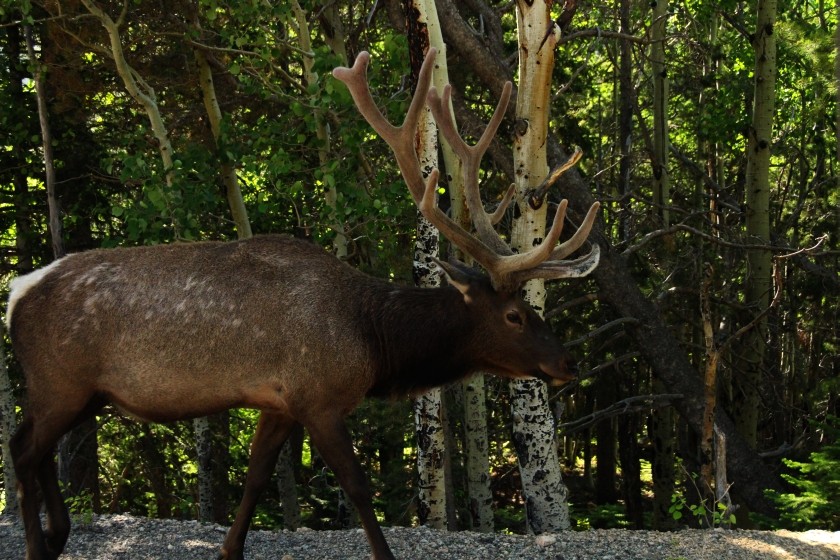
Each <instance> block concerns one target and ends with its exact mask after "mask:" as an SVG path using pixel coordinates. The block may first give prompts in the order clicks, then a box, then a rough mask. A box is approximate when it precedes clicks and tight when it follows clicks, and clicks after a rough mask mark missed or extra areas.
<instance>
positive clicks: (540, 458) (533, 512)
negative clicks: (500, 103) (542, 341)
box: [511, 0, 570, 534]
mask: <svg viewBox="0 0 840 560" xmlns="http://www.w3.org/2000/svg"><path fill="white" fill-rule="evenodd" d="M549 4H550V2H548V1H547V0H536V1H533V2H527V1H525V0H517V3H516V19H517V30H518V38H519V92H518V97H517V102H516V118H517V122H522V123H526V124H527V126H525V127H522V128H521V129H520V130H519V131H518V133H517V135H516V136H515V138H514V149H513V154H514V171H515V173H516V190H517V200H518V201H519V202H518V203H519V209H520V213H521V217H520V218H518V219H517V220H516V221H515V222H514V227H513V232H512V234H511V242H512V243H511V244H512V246H513V248H514V249H515V250H525V249H530V248H531V247H533V245H534V241H535V240H540V239H542V238H543V237H544V235H545V226H546V210H547V206H548V205H547V204H543V205H542V206H541V207H540V208H538V209H533V208H532V207H531V206H530V205H529V204H528V200H527V199H528V197H527V196H526V193H527V191H528V190H529V189H530V188H533V187H535V186H537V185H538V184H539V183H540V182H541V181H542V179H543V178H544V177H545V176H546V175H548V171H549V169H548V161H547V154H546V135H547V131H548V114H549V103H550V100H551V97H550V92H549V88H550V84H551V72H552V69H553V67H554V46H555V44H556V40H557V35H556V33H559V30H557V29H556V27H555V26H554V22H553V20H552V18H551V13H550V11H549ZM552 30H553V31H552ZM547 31H551V33H550V34H549V35H548V36H546V33H547ZM524 294H525V299H526V300H527V301H528V302H529V303H530V304H531V306H533V308H534V309H535V310H536V311H537V313H540V314H542V313H543V309H544V307H545V287H544V282H543V281H542V280H532V281H530V282H528V283H527V284H526V285H525V289H524ZM511 406H512V413H513V442H514V446H515V447H516V452H517V455H518V459H519V470H520V474H521V476H522V491H523V494H524V496H525V508H526V515H527V521H528V529H529V531H531V532H533V533H535V534H539V533H545V532H551V531H558V530H563V529H568V528H569V526H570V519H569V508H568V505H567V503H566V497H567V494H568V491H567V489H566V487H565V485H564V484H563V479H562V475H561V472H560V461H559V457H558V454H557V442H556V433H555V421H554V417H553V415H552V413H551V409H550V408H549V406H548V389H547V387H546V385H545V383H543V382H542V381H537V380H530V379H529V380H522V381H514V382H511Z"/></svg>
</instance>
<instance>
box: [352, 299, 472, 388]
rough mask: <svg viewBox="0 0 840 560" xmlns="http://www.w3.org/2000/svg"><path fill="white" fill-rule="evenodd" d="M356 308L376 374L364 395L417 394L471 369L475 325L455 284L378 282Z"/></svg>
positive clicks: (467, 372)
mask: <svg viewBox="0 0 840 560" xmlns="http://www.w3.org/2000/svg"><path fill="white" fill-rule="evenodd" d="M358 306H359V313H360V324H361V325H363V331H364V334H365V338H366V339H367V341H368V344H369V347H370V352H371V358H372V362H373V364H372V365H373V370H374V376H375V381H374V385H373V386H372V387H371V388H370V390H369V391H368V395H370V396H377V397H400V396H405V395H409V394H419V393H422V392H424V391H426V390H428V389H431V388H433V387H439V386H441V385H446V384H448V383H452V382H454V381H457V380H459V379H462V378H464V377H466V376H467V375H469V374H470V373H472V372H473V371H474V370H475V369H476V360H475V359H473V358H472V357H471V356H472V354H474V350H473V346H474V345H473V344H472V334H473V333H474V332H475V328H474V327H475V326H474V325H473V324H472V322H473V321H472V319H471V317H470V315H469V313H468V311H467V306H466V304H465V303H464V299H463V297H462V296H461V294H460V293H459V292H458V290H456V289H455V288H451V287H448V286H447V287H443V288H406V287H399V286H395V285H393V284H386V283H381V284H380V283H377V284H375V285H371V286H370V289H369V290H368V291H367V294H366V297H365V298H361V300H360V301H358Z"/></svg>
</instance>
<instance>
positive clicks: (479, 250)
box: [333, 48, 600, 292]
mask: <svg viewBox="0 0 840 560" xmlns="http://www.w3.org/2000/svg"><path fill="white" fill-rule="evenodd" d="M436 55H437V51H436V50H435V49H433V48H430V49H429V52H428V54H427V55H426V58H425V60H424V61H423V66H422V67H421V69H420V75H419V78H418V80H417V89H416V91H415V93H414V97H413V98H412V100H411V105H410V106H409V109H408V112H407V113H406V116H405V119H404V120H403V124H402V125H401V126H399V127H396V126H394V125H392V124H391V123H389V122H388V121H387V120H386V119H385V117H384V116H383V115H382V113H381V112H380V111H379V109H378V108H377V107H376V104H375V103H374V101H373V97H372V96H371V93H370V89H369V87H368V83H367V79H366V76H365V73H366V70H367V65H368V62H369V61H370V55H369V54H368V53H367V52H364V51H363V52H361V53H359V55H358V56H357V57H356V62H355V63H354V64H353V67H352V68H336V69H335V70H333V75H334V76H335V77H336V78H338V79H339V80H341V81H342V82H344V83H345V84H346V85H347V87H348V88H349V90H350V94H351V95H352V96H353V101H355V103H356V107H358V109H359V112H360V113H361V114H362V116H364V117H365V119H366V120H367V121H368V123H370V125H371V126H372V127H373V129H374V130H375V131H376V132H377V133H378V134H379V135H380V136H381V137H382V139H383V140H385V142H386V143H387V144H388V145H389V146H390V147H391V150H392V151H393V152H394V155H395V156H396V158H397V164H398V165H399V168H400V172H401V173H402V175H403V178H404V179H405V181H406V184H407V185H408V189H409V191H410V192H411V195H412V197H413V198H414V202H415V203H416V204H417V206H418V208H419V210H420V212H421V213H422V214H423V216H425V218H426V219H427V220H429V222H431V223H432V225H434V226H435V227H437V228H438V230H439V231H440V232H441V233H443V234H444V235H445V236H446V237H447V238H448V239H449V241H451V242H452V243H453V244H455V245H456V246H458V247H460V248H461V250H462V251H464V252H465V253H466V254H468V255H470V256H471V257H472V258H473V259H475V260H476V262H478V263H479V264H480V265H481V266H482V267H484V269H485V270H487V273H488V274H489V275H490V280H491V282H492V284H493V287H494V288H495V289H496V290H497V291H508V292H509V291H513V290H516V289H517V288H518V287H519V286H520V285H521V284H522V283H523V282H525V281H527V280H530V279H532V278H545V279H554V278H573V277H581V276H586V275H587V274H589V273H590V272H591V271H592V270H594V269H595V267H596V266H597V265H598V260H599V258H600V249H599V247H598V245H597V244H593V246H592V250H591V251H590V252H589V254H588V255H586V256H584V257H581V258H579V259H574V260H564V259H565V257H567V256H569V255H570V254H572V253H573V252H574V251H576V250H577V249H578V248H579V247H580V246H581V245H583V243H584V241H586V238H587V237H588V236H589V232H590V230H591V229H592V225H593V224H594V222H595V217H596V216H597V212H598V208H599V206H600V205H599V203H598V202H595V203H593V204H592V206H591V207H590V208H589V212H587V214H586V217H585V218H584V220H583V223H582V224H581V225H580V227H579V228H578V230H577V231H576V232H575V234H574V235H573V236H572V237H571V238H570V239H569V240H567V241H565V242H564V243H562V244H561V245H557V242H558V240H559V239H560V233H561V232H562V230H563V222H564V219H565V217H566V208H567V206H568V201H567V200H563V201H562V202H560V204H559V205H558V207H557V211H556V213H555V214H554V221H553V223H552V225H551V229H550V230H549V232H548V234H547V235H546V236H545V238H544V239H543V241H542V242H541V243H540V244H538V245H537V246H535V247H534V248H532V249H530V250H529V251H526V252H525V253H521V254H516V253H514V252H513V250H512V249H511V248H510V246H509V245H508V244H507V243H506V242H505V241H504V240H503V239H502V238H501V237H499V235H498V234H497V233H496V230H495V229H494V228H493V226H494V225H495V224H496V223H497V222H498V221H499V220H500V219H501V216H502V215H503V214H504V212H505V210H506V209H507V206H508V204H509V203H510V201H511V199H512V198H513V195H514V187H513V186H511V188H510V189H508V192H507V193H506V195H505V197H504V199H503V200H502V203H501V205H500V207H499V209H497V210H496V212H494V213H493V214H488V213H487V212H486V211H485V210H484V205H483V204H482V202H481V193H480V192H479V188H478V176H479V166H480V163H481V158H482V157H483V156H484V152H485V151H486V150H487V148H488V147H489V146H490V142H491V141H492V140H493V137H494V136H495V134H496V131H497V130H498V128H499V125H500V124H501V122H502V119H503V118H504V114H505V109H506V108H507V105H508V102H509V101H510V95H511V90H512V89H513V86H512V84H511V83H510V82H508V83H506V84H505V87H504V89H503V90H502V96H501V99H500V100H499V104H498V106H497V107H496V112H495V113H494V114H493V117H492V118H491V119H490V122H489V123H488V125H487V128H486V129H485V131H484V133H483V134H482V135H481V138H480V139H479V140H478V142H477V143H476V144H475V145H474V146H470V145H468V144H467V143H466V142H464V140H463V138H461V136H460V134H458V131H457V129H456V126H455V122H454V120H453V118H452V114H451V112H450V110H449V107H450V100H451V95H452V88H451V86H449V85H447V86H445V87H444V89H443V95H442V96H440V95H438V93H437V90H436V89H435V88H431V89H429V85H430V83H431V74H432V67H433V65H434V60H435V56H436ZM424 100H427V101H428V103H429V106H430V108H431V110H432V114H433V115H434V118H435V121H436V122H437V124H438V127H439V128H440V130H441V133H442V134H443V135H444V137H446V140H447V141H448V142H449V144H450V146H452V149H453V150H454V151H455V153H456V154H457V155H458V157H459V158H460V159H461V162H462V164H463V179H464V195H465V198H466V202H467V207H468V208H469V211H470V215H471V217H472V220H473V225H474V226H475V230H476V234H475V235H473V234H472V233H470V232H468V231H466V230H465V229H464V228H462V227H461V226H460V225H459V224H457V223H456V222H454V221H453V220H452V219H451V218H449V216H447V215H446V214H445V213H444V212H443V211H442V210H441V209H440V208H439V207H438V205H437V193H436V189H435V187H436V185H437V179H438V170H437V169H433V170H432V171H431V172H430V173H429V176H428V178H427V179H425V180H424V179H423V176H422V173H421V170H420V162H419V160H418V159H417V153H416V151H415V147H414V146H415V141H414V137H415V134H416V130H417V123H418V120H419V116H420V111H421V110H422V108H423V101H424Z"/></svg>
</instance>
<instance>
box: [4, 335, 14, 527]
mask: <svg viewBox="0 0 840 560" xmlns="http://www.w3.org/2000/svg"><path fill="white" fill-rule="evenodd" d="M2 338H3V325H0V339H2ZM16 424H17V422H16V418H15V398H14V395H13V394H12V384H11V382H10V381H9V370H8V368H7V367H6V354H5V353H4V352H3V348H2V347H0V451H2V454H1V455H2V458H3V484H4V487H5V492H4V500H5V502H6V504H5V506H4V507H3V510H2V513H4V514H16V513H17V511H18V500H17V477H16V476H15V469H14V464H13V463H12V450H11V449H10V448H9V442H10V441H11V439H12V434H13V433H14V431H15V425H16Z"/></svg>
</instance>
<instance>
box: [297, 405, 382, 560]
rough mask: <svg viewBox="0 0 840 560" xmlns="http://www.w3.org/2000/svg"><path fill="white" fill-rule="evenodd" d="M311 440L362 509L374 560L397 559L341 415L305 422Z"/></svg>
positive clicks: (348, 493) (363, 521)
mask: <svg viewBox="0 0 840 560" xmlns="http://www.w3.org/2000/svg"><path fill="white" fill-rule="evenodd" d="M304 426H305V427H306V429H307V430H309V436H310V437H311V438H312V443H313V444H314V445H315V447H316V448H317V449H318V453H320V455H321V457H322V458H323V459H324V461H325V462H326V463H327V465H328V466H329V467H330V468H331V469H332V470H333V472H334V473H335V476H336V477H337V478H338V482H339V484H341V487H342V488H343V489H344V491H345V492H346V493H347V496H348V497H349V498H350V501H351V502H353V505H354V506H356V510H357V511H358V512H359V519H360V520H361V522H362V527H364V529H365V534H366V535H367V539H368V542H369V543H370V547H371V549H372V550H373V558H374V560H394V555H393V554H392V553H391V549H390V548H389V547H388V543H387V542H386V541H385V536H384V535H383V534H382V529H381V528H380V527H379V522H378V521H377V520H376V514H375V513H374V511H373V503H372V502H371V499H370V489H369V487H368V481H367V476H366V475H365V472H364V471H363V470H362V465H361V464H360V463H359V460H358V459H357V458H356V454H355V452H354V451H353V441H352V440H351V438H350V434H349V432H348V431H347V427H346V426H345V425H344V420H343V419H342V418H341V417H337V416H336V417H331V416H326V417H318V418H316V419H314V420H313V419H310V421H309V422H305V423H304Z"/></svg>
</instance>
